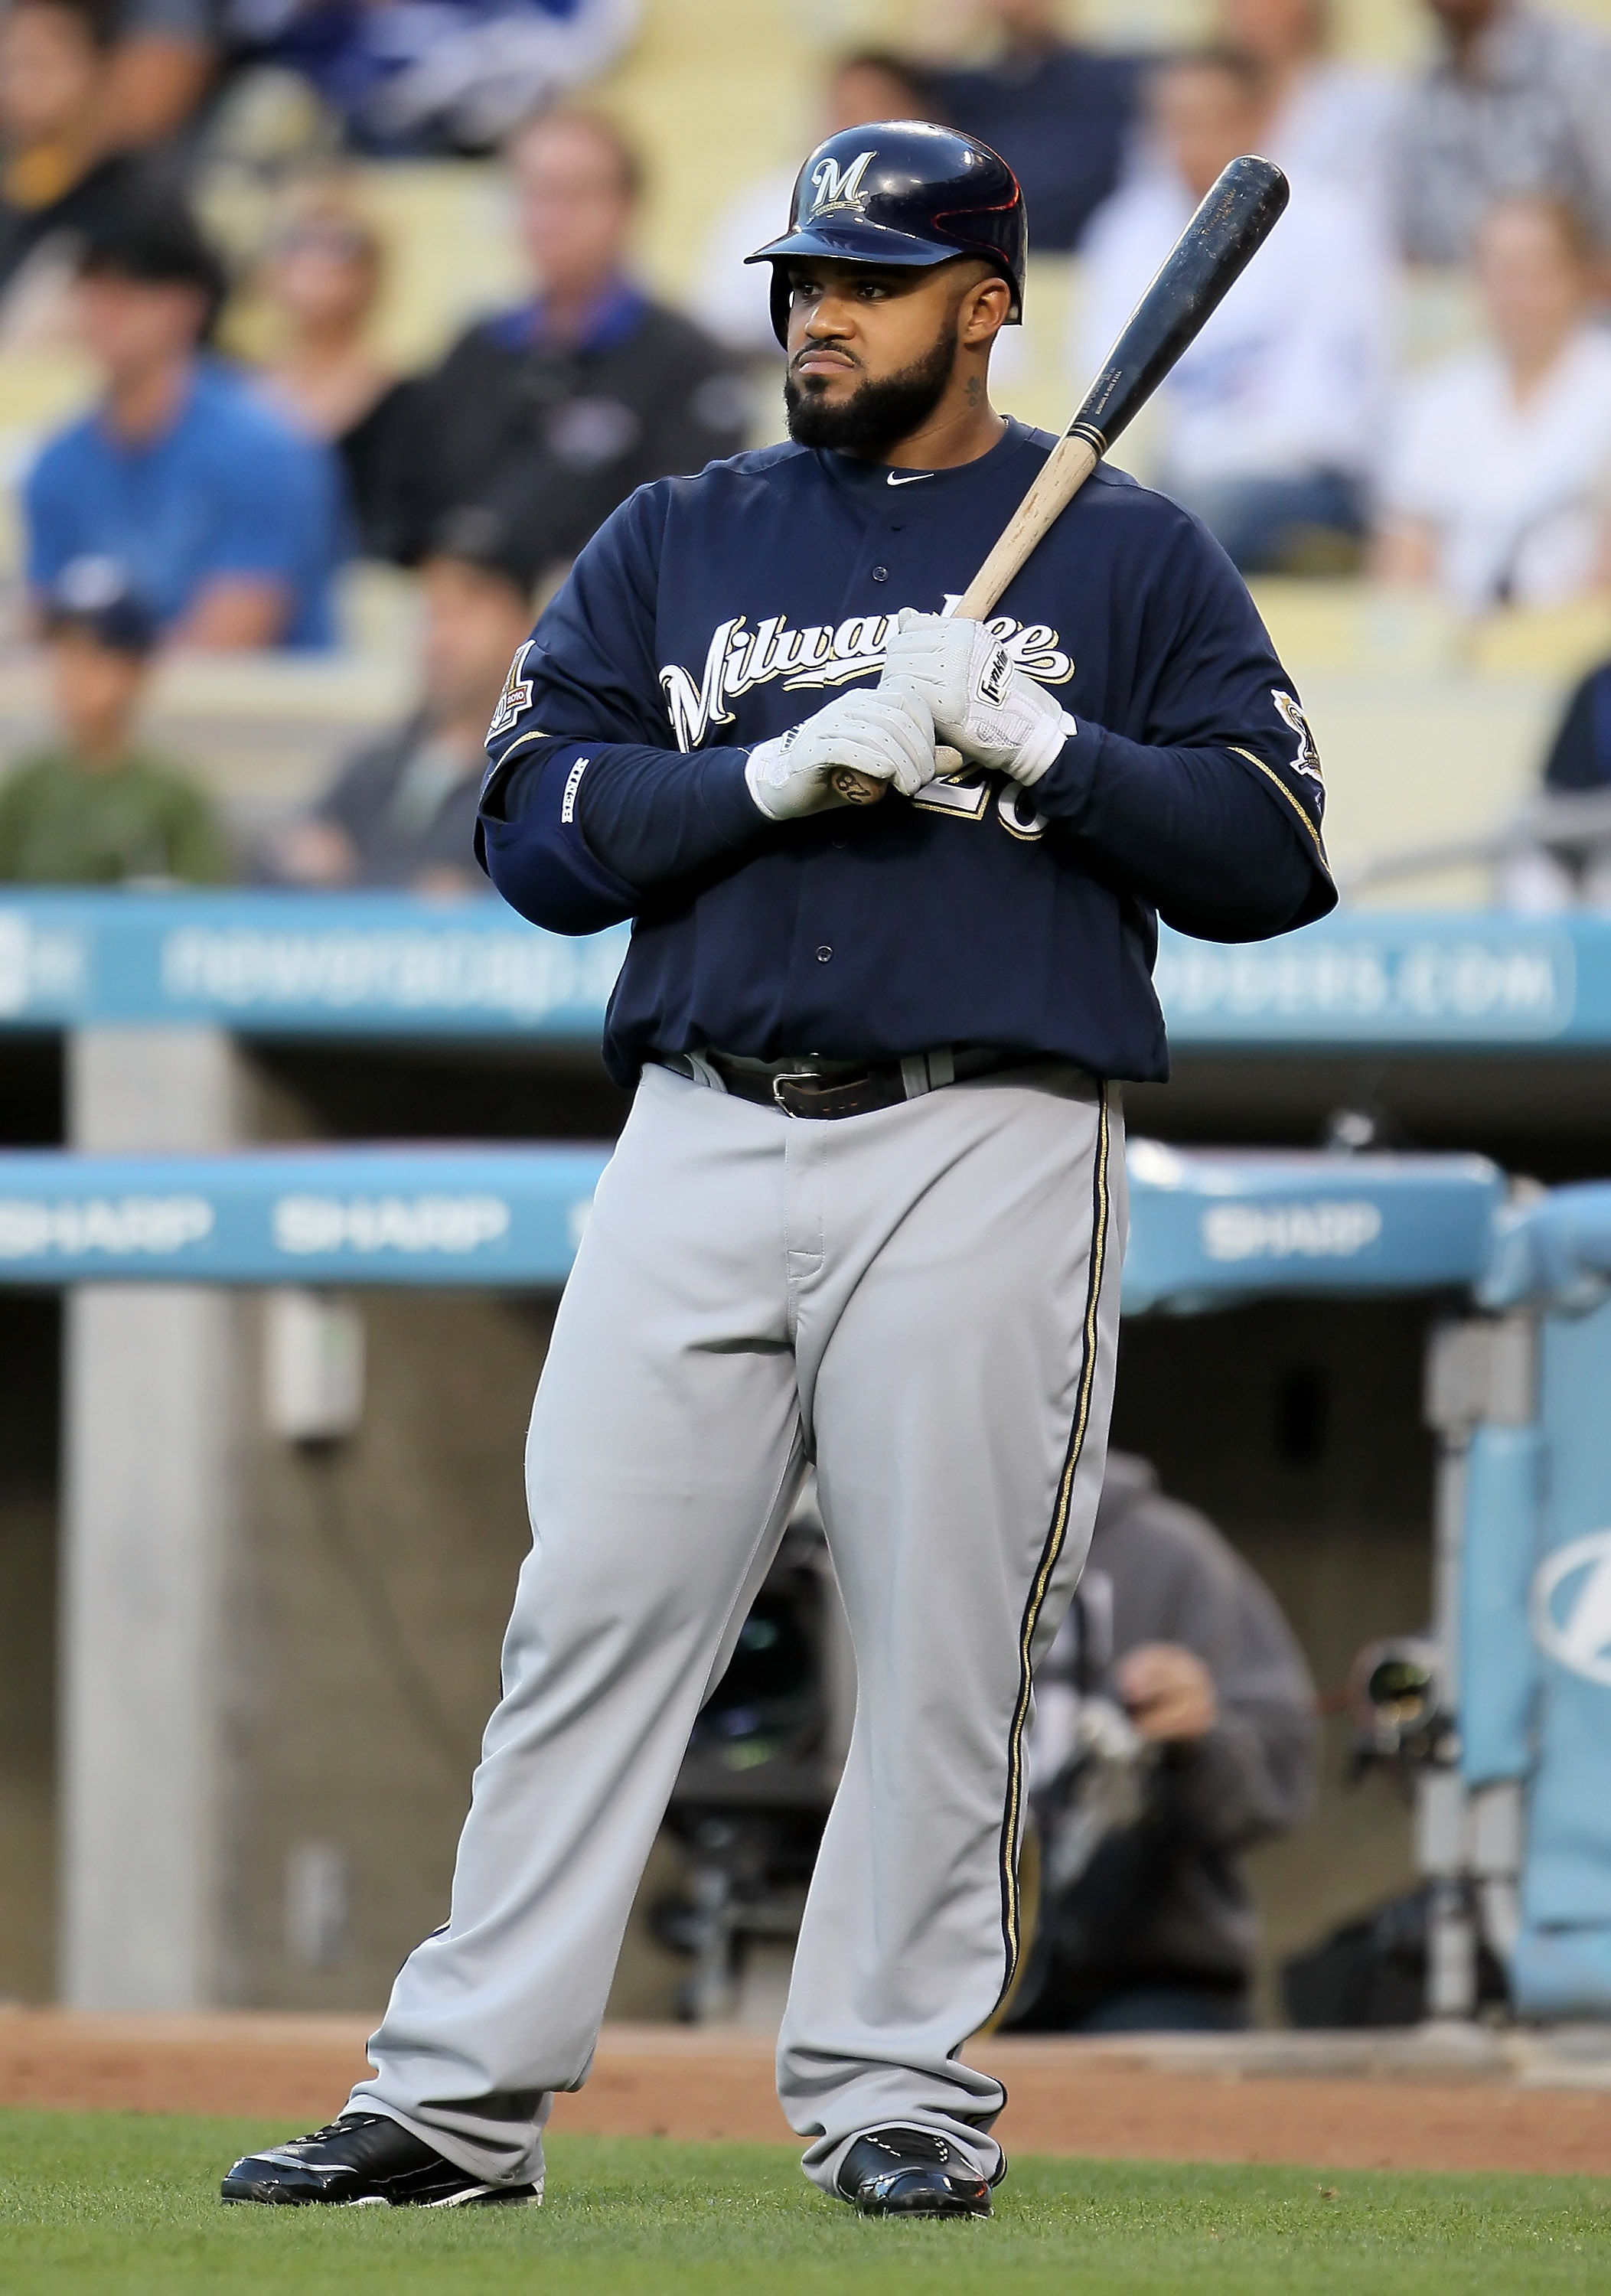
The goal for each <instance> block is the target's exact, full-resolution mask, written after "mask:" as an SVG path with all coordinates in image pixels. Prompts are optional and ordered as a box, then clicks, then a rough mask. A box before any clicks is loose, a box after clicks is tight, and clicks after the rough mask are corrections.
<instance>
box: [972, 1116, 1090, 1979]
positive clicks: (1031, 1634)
mask: <svg viewBox="0 0 1611 2296" xmlns="http://www.w3.org/2000/svg"><path fill="white" fill-rule="evenodd" d="M1109 1144H1110V1136H1109V1128H1108V1115H1107V1087H1106V1085H1103V1086H1102V1087H1101V1102H1100V1114H1099V1116H1098V1118H1097V1159H1096V1169H1095V1173H1094V1175H1093V1181H1092V1198H1093V1201H1092V1212H1093V1218H1092V1226H1091V1243H1090V1262H1089V1277H1088V1281H1087V1290H1086V1298H1085V1323H1084V1333H1083V1342H1084V1349H1085V1360H1084V1362H1083V1364H1082V1365H1081V1371H1080V1391H1079V1394H1078V1396H1077V1398H1075V1403H1074V1419H1073V1426H1072V1428H1071V1429H1070V1431H1069V1439H1068V1450H1067V1453H1066V1455H1065V1456H1064V1463H1063V1474H1062V1479H1061V1480H1060V1481H1059V1483H1058V1485H1057V1504H1056V1507H1055V1508H1054V1509H1053V1511H1052V1521H1051V1528H1050V1529H1049V1530H1048V1533H1047V1536H1046V1544H1045V1546H1043V1547H1042V1549H1041V1551H1040V1565H1039V1567H1038V1569H1037V1570H1036V1572H1035V1576H1034V1578H1033V1579H1032V1582H1031V1585H1030V1591H1029V1600H1028V1601H1027V1602H1026V1603H1025V1604H1024V1606H1023V1624H1022V1626H1021V1627H1020V1628H1019V1631H1018V1697H1017V1702H1016V1703H1015V1706H1014V1709H1013V1726H1012V1731H1011V1734H1010V1735H1009V1737H1008V1740H1007V1808H1006V1812H1005V1815H1004V1816H1003V1819H1002V1825H1001V1938H1002V1943H1003V1945H1004V1947H1005V1948H1006V1952H1007V1968H1006V1972H1005V1974H1004V1976H1003V1978H1002V1981H1001V1991H1000V1992H999V1994H998V1996H997V1997H996V1998H997V2006H998V2007H999V2005H1000V2004H1001V2002H1002V2001H1004V2000H1005V1999H1006V1997H1007V1991H1008V1989H1009V1988H1010V1987H1011V1985H1012V1982H1013V1979H1014V1978H1015V1975H1016V1974H1017V1969H1018V1954H1019V1948H1020V1944H1021V1930H1022V1919H1021V1915H1022V1906H1021V1902H1020V1898H1019V1890H1018V1855H1019V1849H1020V1837H1021V1833H1022V1830H1023V1733H1024V1729H1025V1727H1026V1726H1027V1724H1028V1721H1029V1708H1030V1696H1031V1693H1032V1689H1033V1686H1034V1685H1033V1677H1032V1672H1031V1668H1030V1653H1031V1652H1032V1649H1033V1647H1034V1641H1035V1629H1036V1628H1037V1627H1038V1626H1039V1625H1040V1613H1041V1611H1042V1610H1043V1609H1044V1607H1045V1604H1046V1596H1047V1590H1048V1587H1050V1585H1051V1581H1052V1575H1053V1573H1054V1572H1055V1570H1056V1568H1057V1564H1058V1562H1059V1560H1060V1559H1061V1556H1062V1554H1063V1548H1064V1542H1065V1540H1066V1539H1067V1537H1068V1517H1069V1509H1070V1506H1071V1505H1072V1504H1073V1494H1074V1478H1075V1476H1076V1475H1077V1474H1078V1473H1079V1471H1080V1462H1081V1458H1082V1457H1083V1456H1084V1452H1085V1438H1086V1435H1087V1433H1088V1431H1089V1427H1090V1406H1091V1394H1092V1390H1093V1389H1094V1388H1095V1385H1096V1378H1097V1317H1098V1313H1099V1310H1100V1308H1101V1302H1102V1279H1103V1275H1104V1273H1105V1271H1106V1266H1107V1228H1108V1220H1109V1217H1110V1214H1111V1212H1112V1209H1113V1207H1112V1198H1111V1192H1110V1189H1109V1185H1108V1156H1109Z"/></svg>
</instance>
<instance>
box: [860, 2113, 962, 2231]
mask: <svg viewBox="0 0 1611 2296" xmlns="http://www.w3.org/2000/svg"><path fill="white" fill-rule="evenodd" d="M834 2181H835V2183H836V2184H837V2185H838V2187H839V2196H840V2198H841V2199H842V2200H845V2201H849V2202H851V2206H852V2207H854V2208H858V2209H859V2210H860V2211H861V2213H862V2215H863V2216H864V2217H987V2216H989V2214H990V2186H989V2185H987V2184H986V2182H985V2180H984V2178H983V2177H982V2176H981V2175H980V2174H979V2171H978V2169H975V2168H974V2166H973V2164H972V2162H971V2161H965V2160H964V2159H963V2157H962V2155H961V2153H958V2150H957V2148H956V2146H955V2145H954V2144H947V2142H946V2140H945V2138H944V2137H943V2136H936V2135H935V2134H934V2132H933V2129H931V2128H874V2129H869V2130H868V2132H867V2135H866V2136H859V2137H858V2138H857V2139H856V2142H855V2143H854V2144H852V2145H851V2149H850V2151H849V2152H848V2153H846V2154H845V2156H844V2159H843V2160H842V2161H841V2162H840V2164H839V2174H838V2177H836V2178H835V2179H834Z"/></svg>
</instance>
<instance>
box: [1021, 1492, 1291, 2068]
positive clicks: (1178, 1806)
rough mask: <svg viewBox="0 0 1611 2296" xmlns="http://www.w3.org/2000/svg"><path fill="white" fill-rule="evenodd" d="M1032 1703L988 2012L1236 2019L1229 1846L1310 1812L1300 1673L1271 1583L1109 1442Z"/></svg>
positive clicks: (1244, 1903)
mask: <svg viewBox="0 0 1611 2296" xmlns="http://www.w3.org/2000/svg"><path fill="white" fill-rule="evenodd" d="M1035 1704H1036V1718H1035V1725H1034V1731H1033V1734H1032V1740H1031V1751H1030V1762H1031V1770H1030V1780H1031V1794H1032V1804H1033V1806H1034V1808H1035V1810H1036V1815H1037V1818H1038V1821H1039V1825H1040V1838H1041V1877H1042V1888H1041V1899H1040V1919H1039V1924H1038V1928H1037V1932H1036V1937H1035V1942H1034V1947H1033V1949H1032V1953H1031V1954H1030V1956H1029V1957H1028V1961H1027V1963H1026V1965H1025V1971H1024V1977H1023V1983H1022V1984H1021V1985H1020V1987H1019V1989H1018V1991H1017V1994H1016V1997H1015V1999H1014V2000H1013V2001H1012V2002H1011V2004H1010V2005H1009V2010H1008V2014H1007V2019H1006V2020H1005V2030H1009V2031H1018V2032H1085V2033H1118V2032H1149V2031H1151V2032H1162V2031H1212V2030H1230V2029H1234V2028H1236V2027H1238V2026H1241V2025H1245V2023H1246V2022H1247V2020H1248V2008H1249V1982H1250V1977H1251V1972H1252V1967H1253V1950H1254V1946H1255V1942H1256V1937H1257V1924H1256V1918H1255V1915H1254V1913H1253V1905H1252V1902H1251V1899H1250V1898H1249V1896H1248V1891H1247V1885H1246V1882H1245V1877H1244V1874H1243V1872H1242V1864H1241V1860H1242V1857H1243V1854H1244V1852H1245V1851H1246V1850H1247V1849H1251V1848H1252V1847H1253V1844H1254V1843H1255V1842H1258V1841H1267V1840H1269V1839H1270V1837H1271V1836H1273V1835H1275V1834H1278V1833H1285V1832H1286V1831H1287V1830H1289V1829H1290V1828H1291V1827H1293V1826H1295V1825H1297V1824H1298V1823H1299V1822H1300V1821H1301V1820H1302V1819H1303V1816H1305V1815H1306V1814H1307V1812H1308V1809H1309V1807H1310V1800H1311V1791H1312V1780H1313V1760H1314V1734H1315V1726H1314V1687H1313V1685H1312V1683H1311V1680H1310V1677H1309V1671H1308V1669H1307V1667H1306V1666H1305V1665H1304V1662H1303V1654H1302V1652H1300V1650H1299V1648H1298V1645H1297V1643H1296V1641H1295V1638H1294V1636H1293V1633H1292V1630H1291V1628H1289V1627H1288V1626H1287V1624H1286V1620H1285V1619H1284V1618H1283V1616H1282V1615H1281V1611H1280V1610H1279V1608H1278V1605H1277V1603H1276V1601H1275V1598H1274V1597H1273V1595H1271V1594H1270V1591H1269V1589H1268V1588H1267V1587H1265V1586H1264V1584H1263V1582H1262V1580H1261V1579H1259V1578H1257V1577H1256V1576H1255V1574H1254V1573H1253V1570H1251V1569H1250V1568H1249V1567H1248V1565H1247V1564H1246V1563H1245V1562H1243V1561H1242V1559H1241V1558H1240V1556H1239V1555H1237V1554H1235V1553H1234V1552H1233V1550H1232V1549H1231V1547H1230V1546H1228V1544H1227V1543H1226V1541H1225V1540H1224V1539H1223V1538H1221V1536H1220V1534H1219V1532H1218V1531H1217V1530H1215V1529H1214V1528H1213V1526H1212V1523H1210V1522H1209V1521H1207V1520H1206V1519H1205V1518H1204V1516H1203V1515H1201V1514H1199V1513H1196V1510H1195V1509H1194V1508H1191V1507H1188V1506H1182V1505H1179V1503H1178V1502H1177V1501H1175V1500H1172V1499H1169V1498H1166V1497H1164V1496H1163V1493H1162V1492H1161V1490H1160V1489H1159V1488H1158V1478H1157V1475H1156V1473H1155V1471H1154V1469H1153V1468H1152V1467H1151V1466H1149V1465H1148V1464H1147V1461H1146V1460H1144V1459H1138V1458H1136V1457H1134V1456H1130V1455H1129V1454H1127V1453H1124V1452H1121V1451H1110V1452H1109V1454H1108V1458H1107V1472H1106V1480H1105V1483H1104V1486H1103V1491H1102V1500H1101V1505H1100V1508H1099V1510H1098V1512H1097V1527H1096V1532H1095V1535H1094V1537H1093V1539H1092V1542H1091V1550H1090V1559H1089V1562H1088V1564H1087V1566H1086V1571H1085V1577H1084V1579H1083V1581H1082V1582H1081V1589H1080V1594H1079V1595H1078V1596H1077V1597H1076V1599H1075V1602H1074V1604H1073V1608H1072V1609H1071V1611H1070V1612H1069V1615H1068V1618H1067V1619H1066V1620H1065V1621H1064V1626H1063V1628H1062V1629H1061V1631H1060V1632H1059V1634H1058V1636H1057V1639H1056V1642H1055V1643H1054V1644H1053V1646H1052V1649H1051V1651H1050V1652H1049V1653H1048V1658H1047V1661H1046V1662H1045V1664H1044V1665H1043V1666H1042V1667H1041V1669H1040V1672H1039V1674H1038V1676H1037V1678H1036V1684H1035Z"/></svg>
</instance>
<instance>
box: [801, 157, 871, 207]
mask: <svg viewBox="0 0 1611 2296" xmlns="http://www.w3.org/2000/svg"><path fill="white" fill-rule="evenodd" d="M873 159H874V154H873V153H872V152H858V153H857V155H856V157H855V158H854V159H853V160H851V164H850V166H849V167H848V168H846V169H845V170H844V173H843V174H842V175H841V173H840V171H839V162H838V160H818V163H817V165H816V166H815V167H814V168H812V170H811V184H812V187H813V189H814V190H815V192H816V193H817V196H816V198H815V199H814V200H813V201H811V217H812V220H813V221H815V220H816V218H817V217H818V216H821V215H831V214H833V213H834V212H835V211H836V210H842V209H848V210H850V212H851V213H852V214H854V213H855V212H856V211H857V210H859V208H860V205H861V179H862V177H863V176H865V175H866V173H867V169H868V168H870V167H871V166H872V164H873Z"/></svg>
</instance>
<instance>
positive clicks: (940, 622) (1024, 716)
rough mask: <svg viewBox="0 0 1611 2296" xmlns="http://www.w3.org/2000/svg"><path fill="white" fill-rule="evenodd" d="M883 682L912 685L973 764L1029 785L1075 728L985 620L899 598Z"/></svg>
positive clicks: (940, 730)
mask: <svg viewBox="0 0 1611 2296" xmlns="http://www.w3.org/2000/svg"><path fill="white" fill-rule="evenodd" d="M884 682H885V684H886V685H898V686H899V687H900V688H902V689H905V690H910V689H912V688H914V687H915V688H916V691H917V693H920V694H921V695H922V697H923V699H924V700H925V701H926V702H927V704H928V706H929V711H930V714H931V716H932V717H933V720H934V732H935V734H936V735H937V736H938V737H939V739H940V740H941V741H942V742H950V743H951V744H952V745H953V746H954V747H955V748H957V749H958V750H961V752H962V754H963V756H964V757H965V758H967V759H968V760H969V761H970V762H971V763H972V764H974V765H975V766H989V767H992V768H993V769H994V770H995V771H997V772H999V773H1006V774H1010V775H1012V777H1013V779H1014V780H1015V782H1022V783H1023V786H1024V787H1025V789H1032V788H1033V787H1034V785H1035V783H1037V782H1038V781H1039V780H1040V776H1041V775H1042V774H1043V773H1045V771H1046V769H1047V767H1048V766H1049V765H1050V764H1051V762H1052V760H1053V758H1056V755H1057V753H1058V751H1059V750H1061V749H1062V747H1063V744H1064V742H1066V741H1067V740H1068V737H1069V735H1070V734H1072V733H1073V731H1074V730H1075V729H1074V721H1073V718H1072V717H1070V716H1069V715H1068V713H1067V711H1066V710H1064V709H1061V708H1060V707H1059V706H1058V704H1057V702H1056V700H1055V699H1054V698H1053V696H1052V695H1051V694H1049V693H1048V692H1047V690H1046V688H1045V686H1044V685H1040V684H1039V683H1038V682H1037V681H1036V680H1035V679H1034V678H1032V677H1031V676H1028V675H1027V674H1026V673H1025V672H1024V671H1023V670H1022V669H1015V668H1014V667H1013V663H1012V660H1011V658H1010V657H1009V655H1008V653H1007V649H1006V647H1005V646H1004V645H1003V644H1002V643H1001V641H1000V639H999V638H998V637H994V636H992V635H991V634H990V629H989V628H988V627H987V626H986V625H985V624H984V623H983V622H963V621H947V620H945V619H943V618H942V617H941V616H940V615H938V614H920V613H918V612H916V610H915V609H914V608H912V607H910V606H903V607H902V609H901V611H900V621H899V623H898V624H897V626H896V627H895V628H894V629H892V631H891V633H890V639H889V647H888V651H887V652H886V654H885V657H884Z"/></svg>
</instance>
